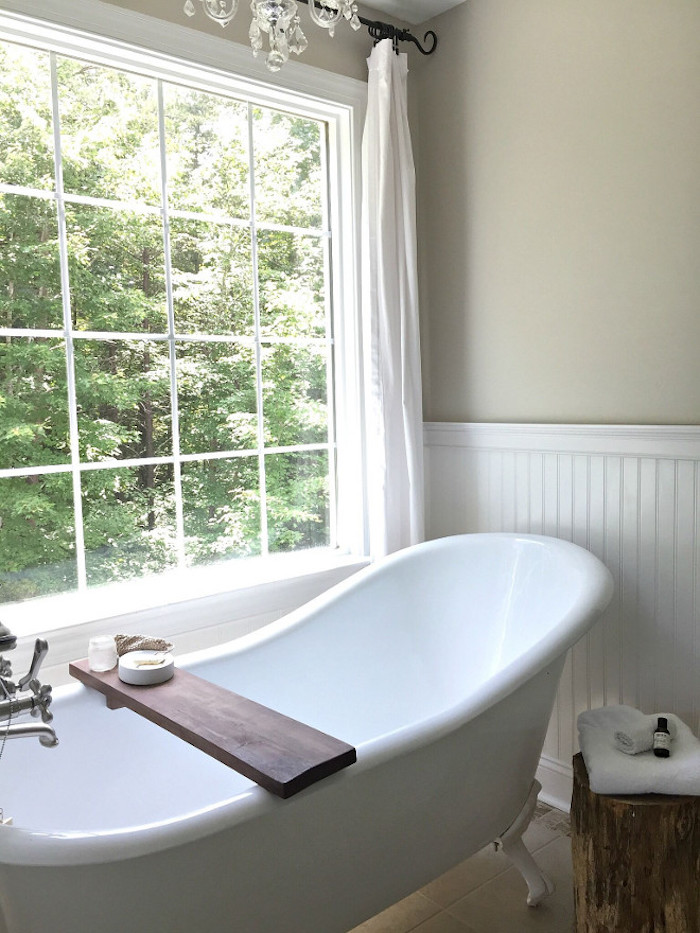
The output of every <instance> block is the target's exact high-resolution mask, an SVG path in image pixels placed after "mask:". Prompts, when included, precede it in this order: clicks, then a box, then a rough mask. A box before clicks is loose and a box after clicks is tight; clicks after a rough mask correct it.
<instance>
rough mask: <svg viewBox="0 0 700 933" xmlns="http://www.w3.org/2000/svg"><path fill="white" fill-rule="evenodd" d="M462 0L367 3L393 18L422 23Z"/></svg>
mask: <svg viewBox="0 0 700 933" xmlns="http://www.w3.org/2000/svg"><path fill="white" fill-rule="evenodd" d="M462 2H463V0H369V3H368V5H369V6H371V7H373V8H374V9H375V10H378V11H379V12H380V13H382V14H385V15H387V16H391V17H393V18H394V19H400V20H403V21H404V22H406V23H412V24H416V23H424V22H425V21H426V20H427V19H432V17H433V16H437V15H438V13H444V12H445V10H451V9H452V7H454V6H459V4H460V3H462ZM360 13H362V10H360Z"/></svg>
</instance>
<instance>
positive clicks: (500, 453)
mask: <svg viewBox="0 0 700 933" xmlns="http://www.w3.org/2000/svg"><path fill="white" fill-rule="evenodd" d="M425 455H426V509H427V531H428V536H429V537H432V538H434V537H439V536H441V535H447V534H456V533H459V532H465V531H518V532H530V533H533V534H548V535H554V536H556V537H559V538H566V539H567V540H569V541H573V542H575V543H576V544H580V545H582V546H583V547H585V548H588V549H589V550H591V551H592V552H593V553H594V554H596V555H597V556H598V557H600V558H601V559H602V560H603V561H604V562H605V564H606V565H607V566H608V567H609V568H610V570H611V572H612V574H613V577H614V580H615V594H614V596H613V599H612V602H611V604H610V606H609V608H608V610H607V611H606V613H605V615H604V617H603V618H602V619H601V620H600V621H599V622H598V623H597V624H596V625H595V626H594V628H593V629H592V630H591V631H590V632H589V634H588V635H587V636H586V637H585V638H584V639H582V640H581V641H580V642H579V643H578V644H577V645H576V646H575V647H574V648H573V650H572V651H570V652H569V656H568V658H567V661H566V666H565V668H564V673H563V676H562V681H561V685H560V688H559V693H558V695H557V702H556V707H555V710H554V714H553V716H552V720H551V722H550V727H549V731H548V733H547V739H546V742H545V746H544V752H543V756H542V760H541V763H540V769H539V771H538V777H539V780H540V781H541V783H542V786H543V794H542V796H543V798H544V799H545V800H547V802H550V803H553V804H555V805H556V806H559V807H563V808H565V809H568V806H569V801H570V798H571V758H572V755H573V754H574V753H575V752H576V751H577V750H578V742H577V733H576V717H577V716H578V714H579V713H580V712H581V711H582V710H584V709H591V708H595V707H597V706H602V705H606V704H617V703H626V704H629V705H631V706H636V707H638V708H639V709H641V710H643V711H644V712H648V713H652V712H664V711H665V712H675V713H677V714H678V715H679V716H680V717H681V718H682V719H684V720H685V722H687V723H688V725H689V726H690V727H691V729H693V731H694V732H695V733H696V734H697V733H698V730H699V729H700V566H699V563H700V466H699V460H700V427H695V426H691V427H683V426H678V427H676V426H650V427H645V426H639V427H637V426H632V425H630V426H628V425H614V426H608V425H602V426H597V425H595V426H594V425H537V424H532V425H529V424H528V425H524V424H454V423H428V424H426V425H425Z"/></svg>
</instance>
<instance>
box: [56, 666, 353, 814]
mask: <svg viewBox="0 0 700 933" xmlns="http://www.w3.org/2000/svg"><path fill="white" fill-rule="evenodd" d="M68 670H69V672H70V673H71V674H72V676H73V677H75V678H77V679H78V680H79V681H81V682H82V683H83V684H85V685H86V686H88V687H93V688H94V689H95V690H99V691H100V693H103V694H104V695H105V697H106V698H107V706H108V707H109V708H110V709H119V708H120V707H122V706H125V707H127V708H128V709H131V710H133V711H134V712H135V713H139V715H141V716H144V717H145V718H146V719H148V720H150V721H151V722H153V723H155V724H156V725H158V726H162V727H163V728H164V729H167V731H168V732H172V733H173V735H176V736H178V737H179V738H181V739H184V740H185V741H186V742H189V743H190V745H194V746H195V748H199V749H201V751H203V752H206V753H207V755H211V756H212V758H216V759H217V761H221V762H223V764H225V765H228V766H229V768H233V770H234V771H238V772H239V774H243V775H244V776H245V777H247V778H250V779H251V780H252V781H255V782H256V783H257V784H260V785H261V787H264V788H265V789H266V790H269V791H271V792H272V793H273V794H277V796H278V797H291V796H292V795H293V794H296V793H298V792H299V791H300V790H303V789H304V788H305V787H308V786H309V785H310V784H314V783H315V782H316V781H320V780H321V779H322V778H324V777H328V776H329V775H331V774H335V772H336V771H340V770H341V769H342V768H346V767H347V766H348V765H351V764H352V763H353V762H354V761H356V760H357V753H356V751H355V749H354V748H353V747H352V745H347V744H346V743H345V742H341V741H340V739H335V738H333V737H332V736H330V735H326V734H325V733H324V732H319V731H318V730H317V729H313V728H312V727H311V726H307V725H305V724H304V723H302V722H298V721H297V720H296V719H290V718H289V717H288V716H283V715H282V713H278V712H276V711H275V710H273V709H269V708H268V707H267V706H262V705H261V704H260V703H256V702H255V701H253V700H249V699H247V698H246V697H243V696H239V694H237V693H232V692H231V691H230V690H225V689H224V688H223V687H217V686H216V684H212V683H209V681H207V680H203V679H202V678H201V677H197V676H196V675H195V674H191V673H190V672H189V671H185V670H180V669H179V668H175V675H174V677H173V678H172V680H168V681H166V683H164V684H157V685H154V686H138V687H137V686H132V685H131V684H125V683H122V681H121V680H120V679H119V675H118V673H117V669H116V668H115V669H114V670H112V671H106V672H104V673H97V672H96V671H91V670H90V668H89V666H88V661H87V658H84V659H83V660H81V661H74V662H72V663H71V664H70V665H69V666H68Z"/></svg>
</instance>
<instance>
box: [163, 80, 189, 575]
mask: <svg viewBox="0 0 700 933" xmlns="http://www.w3.org/2000/svg"><path fill="white" fill-rule="evenodd" d="M158 133H159V136H160V179H161V202H162V208H161V214H162V218H163V261H164V263H165V299H166V308H167V314H168V349H169V360H170V411H171V428H172V441H173V489H174V495H175V549H176V552H177V559H178V564H179V566H180V567H184V566H185V518H184V509H183V505H182V466H181V460H180V410H179V408H178V398H177V358H176V354H175V306H174V303H173V276H172V266H171V262H170V215H169V213H168V176H167V162H166V157H165V107H164V103H163V82H162V81H158Z"/></svg>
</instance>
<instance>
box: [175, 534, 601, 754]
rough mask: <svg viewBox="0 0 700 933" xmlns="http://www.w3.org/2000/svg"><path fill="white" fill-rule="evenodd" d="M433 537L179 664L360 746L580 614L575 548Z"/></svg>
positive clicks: (466, 688) (426, 711) (435, 708)
mask: <svg viewBox="0 0 700 933" xmlns="http://www.w3.org/2000/svg"><path fill="white" fill-rule="evenodd" d="M477 538H479V539H480V540H479V541H477V540H475V539H477ZM433 543H434V544H435V545H436V547H435V548H434V549H432V550H426V551H422V552H413V553H407V554H406V557H405V559H404V558H403V557H402V559H401V560H397V561H396V562H394V563H393V564H392V565H391V567H390V568H387V569H386V570H385V571H384V572H381V573H376V574H373V573H371V572H370V573H366V574H365V575H364V578H363V579H361V580H358V581H357V583H356V584H355V585H354V586H352V585H350V586H348V587H347V589H346V590H345V591H344V592H343V593H342V595H340V596H339V597H338V598H337V599H334V600H333V601H331V602H330V603H329V602H327V601H326V600H324V598H323V597H321V599H320V600H318V601H316V604H317V605H318V608H312V609H311V610H310V611H309V610H307V611H306V612H305V614H304V617H303V619H302V621H301V623H300V624H295V623H294V621H293V620H292V621H291V622H290V624H289V625H288V626H287V627H285V623H284V622H281V623H279V624H277V625H275V626H272V627H271V628H270V637H269V638H267V639H265V640H264V641H262V642H261V641H260V640H259V639H256V638H255V637H252V638H251V639H248V640H242V641H241V644H240V646H239V648H238V649H237V650H234V651H232V653H230V654H229V655H228V656H227V657H225V658H224V657H216V656H214V657H211V656H206V655H205V656H204V657H203V658H202V659H201V660H196V661H195V662H194V664H193V665H192V666H191V668H190V669H191V670H193V671H194V672H196V673H198V674H199V675H200V676H202V677H205V678H206V679H207V680H211V681H213V682H214V683H218V684H220V685H221V686H224V687H227V688H229V689H231V690H235V691H236V692H238V693H242V694H244V695H245V696H249V697H251V698H252V699H255V700H257V701H258V702H260V703H265V704H267V705H269V706H274V707H275V708H277V709H280V710H281V711H283V712H285V713H286V714H287V715H290V716H293V717H295V718H297V719H303V720H304V721H305V722H308V723H309V724H310V725H313V726H314V727H315V728H317V729H321V730H323V731H326V732H330V733H332V734H335V735H337V736H339V737H340V738H343V739H344V740H345V741H347V742H350V743H352V744H354V745H357V746H360V745H362V744H363V743H364V742H368V741H371V740H373V739H375V738H378V737H380V736H384V735H386V734H389V733H392V732H395V731H396V730H400V729H402V728H403V727H405V726H409V725H411V724H413V723H416V722H419V721H421V720H423V719H429V718H430V717H432V716H435V715H439V714H440V713H442V712H443V711H445V710H448V709H451V708H452V707H454V706H456V705H457V704H460V703H462V702H463V701H464V700H465V698H468V697H469V696H470V695H472V694H473V693H474V692H475V691H476V690H477V689H478V688H480V687H482V686H483V685H484V684H485V683H486V682H487V681H489V680H490V679H491V678H493V677H494V675H496V674H498V673H499V672H502V671H503V670H504V669H505V668H507V667H508V665H510V664H511V663H512V662H514V661H516V660H517V659H518V658H520V657H522V655H523V654H525V653H526V652H528V651H530V650H531V649H532V648H534V647H536V646H537V645H538V643H541V642H542V641H543V640H545V639H546V638H547V637H548V636H549V635H550V633H552V632H553V631H554V630H555V629H557V628H558V627H560V626H561V625H562V623H563V622H566V623H567V624H574V623H575V622H576V621H580V620H581V618H583V617H585V615H586V612H585V611H584V606H585V605H586V595H587V588H590V577H589V576H588V573H587V572H586V570H587V569H588V571H589V570H590V568H585V567H584V568H581V567H576V566H575V560H573V561H572V557H573V556H575V554H576V551H574V552H573V554H572V552H571V551H566V550H565V551H564V552H563V553H562V552H559V551H557V550H556V549H555V550H554V553H553V552H552V549H551V548H550V547H548V546H547V544H546V543H541V542H540V541H538V540H536V539H532V538H520V539H515V538H509V537H507V536H502V537H499V536H495V535H492V536H489V535H487V536H467V537H464V538H461V539H460V543H455V544H452V545H451V546H450V542H449V539H443V540H442V541H440V542H433ZM316 604H314V606H315V605H316ZM588 609H589V610H590V607H588Z"/></svg>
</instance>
